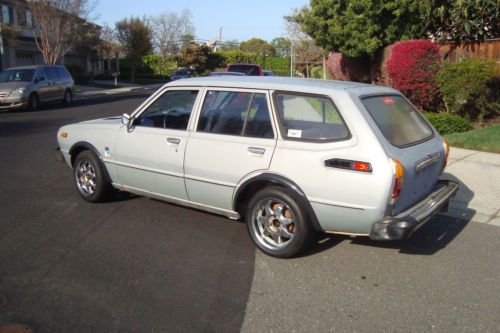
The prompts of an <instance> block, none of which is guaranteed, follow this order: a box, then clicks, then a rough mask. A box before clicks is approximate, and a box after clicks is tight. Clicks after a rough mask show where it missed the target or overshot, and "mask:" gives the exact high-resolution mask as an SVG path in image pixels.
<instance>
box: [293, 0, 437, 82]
mask: <svg viewBox="0 0 500 333" xmlns="http://www.w3.org/2000/svg"><path fill="white" fill-rule="evenodd" d="M428 8H429V4H428V1H427V0H426V1H421V0H386V1H377V0H311V3H310V6H308V7H303V8H302V9H301V10H299V11H298V12H296V13H294V14H293V15H292V16H290V17H288V18H287V19H288V20H292V21H295V22H297V23H299V24H300V26H301V27H302V29H303V31H304V32H305V33H307V34H308V35H309V36H311V37H312V38H313V39H314V41H315V42H316V44H317V45H318V46H321V47H322V48H324V49H325V50H328V51H337V52H339V51H340V52H342V53H343V54H344V55H346V56H348V57H352V58H359V57H368V58H369V59H370V64H371V65H372V80H374V77H373V76H374V75H373V70H374V68H373V63H374V61H375V56H376V54H377V52H378V51H380V50H382V49H383V48H384V47H385V46H388V45H390V44H392V43H394V42H396V41H399V40H402V39H413V38H419V37H422V36H425V35H426V23H425V22H426V20H422V18H423V17H424V16H425V13H426V10H428Z"/></svg>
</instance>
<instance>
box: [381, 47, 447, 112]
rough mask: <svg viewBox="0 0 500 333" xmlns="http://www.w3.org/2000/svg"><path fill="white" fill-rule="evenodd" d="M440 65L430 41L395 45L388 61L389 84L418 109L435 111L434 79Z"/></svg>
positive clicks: (436, 94)
mask: <svg viewBox="0 0 500 333" xmlns="http://www.w3.org/2000/svg"><path fill="white" fill-rule="evenodd" d="M440 61H441V58H440V56H439V47H438V46H437V45H436V44H434V43H432V42H431V41H429V40H408V41H403V42H399V43H396V44H394V46H393V48H392V55H391V57H390V58H389V60H388V61H387V73H388V75H389V81H390V83H391V85H392V86H393V87H394V88H396V89H398V90H400V91H402V92H403V93H404V94H405V95H406V96H407V97H408V98H409V99H410V100H411V101H412V102H413V104H415V106H417V107H418V108H419V109H426V110H435V109H436V108H437V102H438V99H437V97H438V88H437V85H436V80H435V78H436V72H437V70H438V69H439V63H440Z"/></svg>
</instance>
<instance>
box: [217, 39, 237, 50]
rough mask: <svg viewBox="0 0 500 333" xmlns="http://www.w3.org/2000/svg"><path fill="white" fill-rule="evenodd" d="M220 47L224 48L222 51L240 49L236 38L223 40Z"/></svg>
mask: <svg viewBox="0 0 500 333" xmlns="http://www.w3.org/2000/svg"><path fill="white" fill-rule="evenodd" d="M220 49H221V50H224V51H229V50H239V49H240V42H239V41H238V40H237V39H231V40H228V41H225V42H223V43H222V45H221V48H220Z"/></svg>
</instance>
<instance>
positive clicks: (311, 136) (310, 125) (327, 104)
mask: <svg viewBox="0 0 500 333" xmlns="http://www.w3.org/2000/svg"><path fill="white" fill-rule="evenodd" d="M275 101H276V106H277V109H278V113H279V118H280V122H281V126H282V128H283V132H284V133H283V136H285V137H287V138H289V139H305V140H317V141H332V140H341V139H344V138H347V137H348V136H349V131H348V129H347V127H346V125H345V123H344V121H343V120H342V118H341V116H340V113H339V111H338V110H337V108H336V107H335V105H334V104H333V102H332V101H331V100H330V99H329V98H327V97H323V96H315V95H293V94H285V93H279V94H277V95H276V96H275Z"/></svg>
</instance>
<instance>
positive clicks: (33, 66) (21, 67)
mask: <svg viewBox="0 0 500 333" xmlns="http://www.w3.org/2000/svg"><path fill="white" fill-rule="evenodd" d="M42 67H63V66H58V65H30V66H16V67H9V68H7V69H6V70H12V69H38V68H42Z"/></svg>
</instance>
